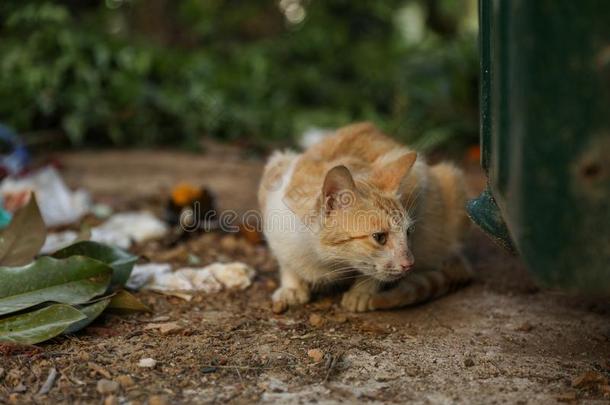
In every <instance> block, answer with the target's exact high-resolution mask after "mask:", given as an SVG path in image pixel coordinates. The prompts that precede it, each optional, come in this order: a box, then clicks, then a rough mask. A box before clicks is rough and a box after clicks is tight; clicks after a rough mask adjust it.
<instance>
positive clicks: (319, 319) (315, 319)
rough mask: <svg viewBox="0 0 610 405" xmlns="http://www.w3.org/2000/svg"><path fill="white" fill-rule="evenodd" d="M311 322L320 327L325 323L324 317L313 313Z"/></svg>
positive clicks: (310, 318)
mask: <svg viewBox="0 0 610 405" xmlns="http://www.w3.org/2000/svg"><path fill="white" fill-rule="evenodd" d="M309 324H310V325H311V326H313V327H314V328H318V327H320V326H322V325H324V318H322V316H321V315H320V314H311V315H309Z"/></svg>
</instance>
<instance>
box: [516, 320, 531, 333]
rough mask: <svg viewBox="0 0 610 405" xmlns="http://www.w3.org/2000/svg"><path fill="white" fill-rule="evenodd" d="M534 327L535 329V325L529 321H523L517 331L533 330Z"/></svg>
mask: <svg viewBox="0 0 610 405" xmlns="http://www.w3.org/2000/svg"><path fill="white" fill-rule="evenodd" d="M532 329H534V325H532V324H531V323H529V322H523V323H522V324H521V325H519V326H517V327H516V328H515V330H516V331H517V332H531V331H532Z"/></svg>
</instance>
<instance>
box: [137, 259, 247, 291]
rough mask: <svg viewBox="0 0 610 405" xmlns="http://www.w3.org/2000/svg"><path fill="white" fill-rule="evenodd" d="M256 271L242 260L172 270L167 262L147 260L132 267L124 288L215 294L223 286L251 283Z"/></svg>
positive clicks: (233, 286) (244, 285) (238, 286)
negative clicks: (145, 262) (147, 262)
mask: <svg viewBox="0 0 610 405" xmlns="http://www.w3.org/2000/svg"><path fill="white" fill-rule="evenodd" d="M255 274H256V271H255V270H254V269H253V268H252V267H250V266H248V265H247V264H245V263H241V262H233V263H213V264H210V265H208V266H205V267H202V268H190V267H184V268H181V269H178V270H176V271H174V272H171V267H170V265H169V264H160V263H149V264H145V265H136V266H134V269H133V271H132V273H131V277H130V279H129V281H128V282H127V287H128V288H131V289H139V288H143V289H147V290H152V291H158V292H169V291H176V292H178V291H181V292H195V291H201V292H205V293H216V292H219V291H221V290H222V289H224V288H227V289H240V290H244V289H246V288H248V287H249V286H250V285H251V284H252V279H253V278H254V275H255Z"/></svg>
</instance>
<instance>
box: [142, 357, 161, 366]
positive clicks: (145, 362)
mask: <svg viewBox="0 0 610 405" xmlns="http://www.w3.org/2000/svg"><path fill="white" fill-rule="evenodd" d="M156 365H157V360H155V359H152V358H150V357H146V358H143V359H140V361H139V362H138V367H142V368H154V367H155V366H156Z"/></svg>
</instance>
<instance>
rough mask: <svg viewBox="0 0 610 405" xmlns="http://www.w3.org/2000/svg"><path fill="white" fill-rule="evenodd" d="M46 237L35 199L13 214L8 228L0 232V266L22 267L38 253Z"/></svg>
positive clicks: (44, 226) (33, 197)
mask: <svg viewBox="0 0 610 405" xmlns="http://www.w3.org/2000/svg"><path fill="white" fill-rule="evenodd" d="M46 237H47V227H46V225H45V223H44V221H43V219H42V215H41V214H40V209H39V208H38V204H37V203H36V197H35V196H34V194H32V195H31V198H30V200H29V201H28V203H27V204H26V205H25V206H24V207H21V208H20V209H18V210H17V212H15V215H14V216H13V219H12V220H11V222H10V223H9V224H8V226H7V227H6V228H4V229H2V230H0V264H1V265H2V266H23V265H25V264H27V263H29V262H31V261H32V259H33V258H34V256H36V255H37V254H38V252H40V249H41V248H42V246H43V245H44V241H45V239H46Z"/></svg>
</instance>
